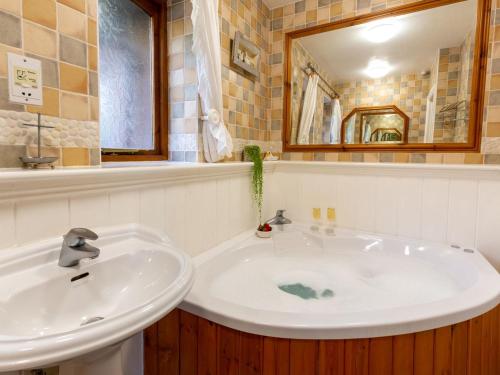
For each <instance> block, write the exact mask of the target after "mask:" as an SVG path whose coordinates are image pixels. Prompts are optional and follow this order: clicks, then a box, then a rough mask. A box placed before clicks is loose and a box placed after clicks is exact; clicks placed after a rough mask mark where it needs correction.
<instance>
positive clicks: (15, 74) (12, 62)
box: [7, 53, 43, 106]
mask: <svg viewBox="0 0 500 375" xmlns="http://www.w3.org/2000/svg"><path fill="white" fill-rule="evenodd" d="M7 56H8V62H9V64H8V65H9V100H10V101H11V102H13V103H21V104H30V105H39V106H41V105H43V91H42V62H41V61H40V60H36V59H31V58H29V57H25V56H20V55H16V54H14V53H8V54H7Z"/></svg>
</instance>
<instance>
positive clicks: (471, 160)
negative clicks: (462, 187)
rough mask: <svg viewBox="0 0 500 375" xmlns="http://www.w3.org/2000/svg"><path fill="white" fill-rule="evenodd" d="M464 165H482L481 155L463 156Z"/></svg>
mask: <svg viewBox="0 0 500 375" xmlns="http://www.w3.org/2000/svg"><path fill="white" fill-rule="evenodd" d="M465 164H483V155H481V154H465Z"/></svg>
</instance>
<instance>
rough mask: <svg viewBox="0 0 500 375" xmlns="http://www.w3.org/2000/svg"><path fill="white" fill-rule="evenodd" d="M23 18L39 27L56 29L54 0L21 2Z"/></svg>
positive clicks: (25, 0) (27, 0) (24, 0)
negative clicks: (37, 24)
mask: <svg viewBox="0 0 500 375" xmlns="http://www.w3.org/2000/svg"><path fill="white" fill-rule="evenodd" d="M23 17H24V18H25V19H27V20H30V21H33V22H36V23H39V24H40V25H43V26H46V27H49V28H51V29H55V28H56V27H57V15H56V2H55V0H23Z"/></svg>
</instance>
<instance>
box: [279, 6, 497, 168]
mask: <svg viewBox="0 0 500 375" xmlns="http://www.w3.org/2000/svg"><path fill="white" fill-rule="evenodd" d="M409 2H412V1H402V0H401V1H399V0H395V1H393V0H357V1H353V0H341V1H338V0H301V1H297V2H295V3H291V4H289V5H285V6H283V7H279V8H276V9H273V10H272V11H271V17H272V21H271V26H272V28H271V40H272V42H273V43H272V53H271V74H272V76H271V82H272V86H271V90H272V92H273V93H274V94H275V95H274V96H273V98H272V101H271V103H272V124H273V126H272V128H271V134H270V139H271V140H273V141H280V140H281V131H282V126H283V124H282V118H283V102H282V92H283V82H284V80H283V64H282V62H283V59H284V34H285V33H286V32H289V31H292V30H298V29H303V28H305V27H307V26H313V25H317V24H323V23H327V22H330V21H337V20H340V19H345V18H349V17H353V16H355V15H359V14H366V13H370V12H372V11H376V10H381V9H386V8H390V7H394V6H398V5H402V4H406V3H409ZM492 6H493V15H492V20H493V21H492V22H493V26H492V28H491V35H490V40H491V48H490V58H489V61H488V79H487V85H486V98H485V101H486V103H485V123H484V125H483V134H482V135H483V140H482V151H481V153H392V152H390V153H285V154H283V158H284V159H292V160H331V161H357V162H399V163H408V162H413V163H425V162H427V163H454V164H456V163H458V164H463V163H468V164H469V163H470V164H483V163H485V164H500V32H498V31H499V30H500V19H499V18H498V17H496V14H497V12H498V11H497V10H496V7H497V1H496V0H492ZM497 25H498V26H497ZM278 94H279V95H278Z"/></svg>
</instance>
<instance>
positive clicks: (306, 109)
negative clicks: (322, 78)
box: [297, 74, 319, 145]
mask: <svg viewBox="0 0 500 375" xmlns="http://www.w3.org/2000/svg"><path fill="white" fill-rule="evenodd" d="M318 82H319V77H318V75H317V74H311V75H310V76H309V79H308V80H307V88H306V93H305V95H304V105H303V106H302V115H301V116H300V124H299V135H298V137H297V143H298V144H299V145H307V144H309V132H310V130H311V126H312V123H313V121H314V112H315V111H316V103H317V100H318Z"/></svg>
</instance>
